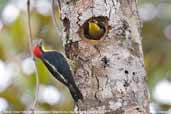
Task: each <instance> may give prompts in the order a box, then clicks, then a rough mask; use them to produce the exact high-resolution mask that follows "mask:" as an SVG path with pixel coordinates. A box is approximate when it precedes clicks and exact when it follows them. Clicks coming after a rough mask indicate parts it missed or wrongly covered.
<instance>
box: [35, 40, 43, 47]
mask: <svg viewBox="0 0 171 114" xmlns="http://www.w3.org/2000/svg"><path fill="white" fill-rule="evenodd" d="M33 45H37V46H39V47H42V45H43V41H42V40H41V39H38V40H37V39H36V40H33Z"/></svg>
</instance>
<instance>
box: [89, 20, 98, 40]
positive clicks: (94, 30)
mask: <svg viewBox="0 0 171 114" xmlns="http://www.w3.org/2000/svg"><path fill="white" fill-rule="evenodd" d="M88 27H89V35H91V36H92V37H96V36H98V35H99V34H100V32H101V28H100V27H99V25H98V24H97V23H95V22H89V23H88Z"/></svg>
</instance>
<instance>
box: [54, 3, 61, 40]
mask: <svg viewBox="0 0 171 114" xmlns="http://www.w3.org/2000/svg"><path fill="white" fill-rule="evenodd" d="M51 5H52V6H51V8H52V9H51V16H52V20H53V24H54V25H55V28H56V32H57V34H58V35H59V37H60V38H62V31H60V28H59V24H58V23H57V21H56V17H55V0H51ZM57 5H58V8H60V4H57Z"/></svg>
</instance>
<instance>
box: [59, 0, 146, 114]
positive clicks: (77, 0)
mask: <svg viewBox="0 0 171 114" xmlns="http://www.w3.org/2000/svg"><path fill="white" fill-rule="evenodd" d="M60 5H61V6H60V8H61V9H60V13H61V20H62V21H63V23H64V29H63V34H64V35H63V36H64V38H63V43H64V46H65V51H66V55H67V57H68V58H69V59H71V60H72V61H74V63H75V69H74V71H73V73H74V79H75V81H76V83H77V85H78V87H79V89H80V90H81V92H82V94H83V96H84V101H83V102H79V103H77V104H76V105H75V106H76V108H77V110H81V111H90V110H96V111H102V110H106V111H109V112H111V113H112V114H116V113H117V114H122V113H126V114H128V113H129V114H137V113H140V114H148V112H149V110H148V105H149V104H148V90H147V86H146V82H145V76H146V73H145V70H144V61H143V51H142V46H141V40H142V39H141V35H140V32H141V31H140V30H141V22H140V20H139V17H138V13H137V4H136V0H63V1H60ZM98 16H103V17H106V18H107V19H108V22H107V24H108V25H107V26H108V27H109V28H107V29H108V32H107V34H106V35H105V36H104V37H103V38H102V39H100V40H99V41H96V44H92V43H91V42H89V41H85V40H84V39H83V38H81V37H82V36H81V35H80V29H81V27H82V26H83V25H84V23H85V22H86V20H88V19H90V18H92V17H98ZM109 112H108V113H109Z"/></svg>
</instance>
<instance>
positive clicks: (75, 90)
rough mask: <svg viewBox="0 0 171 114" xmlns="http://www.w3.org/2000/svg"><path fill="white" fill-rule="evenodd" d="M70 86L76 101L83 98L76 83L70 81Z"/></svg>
mask: <svg viewBox="0 0 171 114" xmlns="http://www.w3.org/2000/svg"><path fill="white" fill-rule="evenodd" d="M68 88H69V91H70V93H71V95H72V97H73V99H74V101H75V102H78V100H79V99H81V100H83V96H82V93H81V92H80V90H79V89H78V87H77V86H76V84H71V83H69V85H68Z"/></svg>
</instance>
